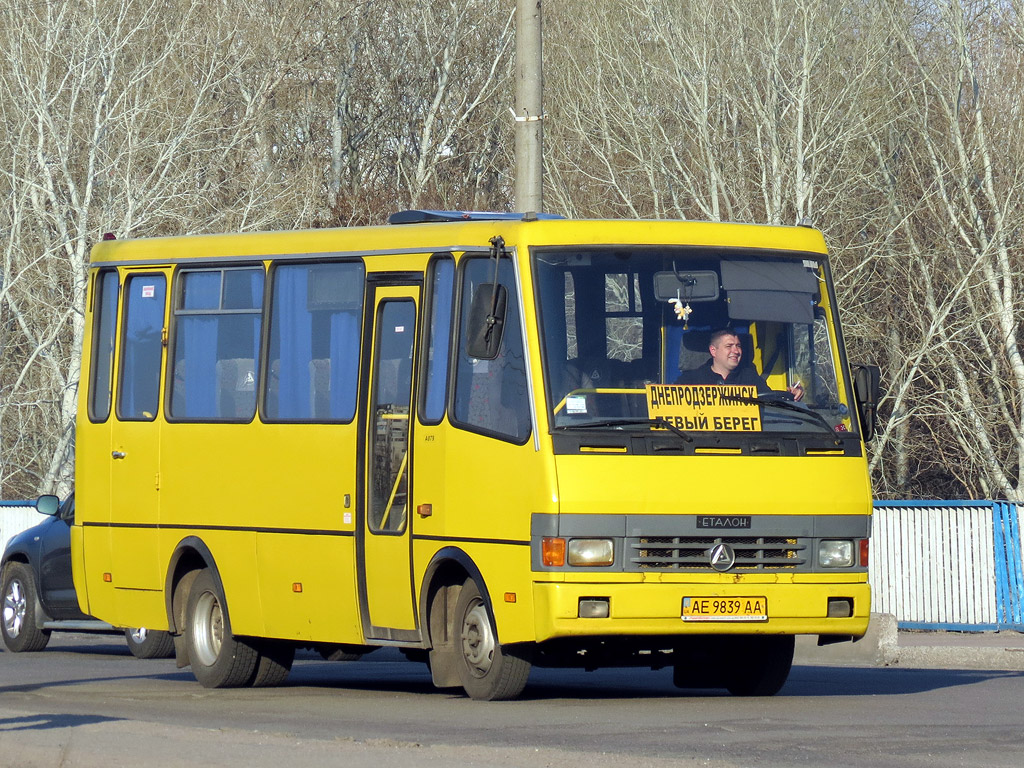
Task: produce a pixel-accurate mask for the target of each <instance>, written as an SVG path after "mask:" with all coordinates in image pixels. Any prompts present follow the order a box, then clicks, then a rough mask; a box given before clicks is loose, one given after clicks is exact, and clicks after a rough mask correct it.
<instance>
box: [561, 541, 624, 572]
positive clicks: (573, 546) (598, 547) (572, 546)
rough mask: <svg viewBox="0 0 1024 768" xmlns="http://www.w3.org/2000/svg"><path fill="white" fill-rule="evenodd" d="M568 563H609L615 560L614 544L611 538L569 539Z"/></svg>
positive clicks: (584, 564)
mask: <svg viewBox="0 0 1024 768" xmlns="http://www.w3.org/2000/svg"><path fill="white" fill-rule="evenodd" d="M568 555H569V556H568V560H569V565H582V566H588V565H611V564H612V563H613V562H614V561H615V546H614V545H613V544H612V540H611V539H570V540H569V550H568Z"/></svg>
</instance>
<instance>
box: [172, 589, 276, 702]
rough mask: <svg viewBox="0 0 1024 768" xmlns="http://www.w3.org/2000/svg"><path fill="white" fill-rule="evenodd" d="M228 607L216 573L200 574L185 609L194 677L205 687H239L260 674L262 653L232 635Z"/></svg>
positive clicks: (187, 641)
mask: <svg viewBox="0 0 1024 768" xmlns="http://www.w3.org/2000/svg"><path fill="white" fill-rule="evenodd" d="M226 606H227V603H226V602H225V600H224V595H223V594H222V593H221V590H220V587H219V586H218V585H217V582H216V580H214V578H213V574H212V573H210V571H209V570H203V571H200V573H199V575H198V576H196V579H195V581H194V582H193V583H192V589H191V591H190V592H189V595H188V603H187V604H186V608H185V643H186V645H187V648H188V658H189V662H190V663H191V665H192V674H193V675H195V678H196V680H198V681H199V683H200V685H202V686H203V687H204V688H237V687H239V686H243V685H249V684H250V683H251V682H252V680H253V678H254V677H255V675H256V667H257V664H258V663H259V659H260V654H259V652H258V651H257V649H256V648H255V647H254V646H253V645H251V644H249V643H247V642H246V641H245V640H243V639H241V638H236V637H233V636H232V634H231V625H230V623H229V621H228V614H227V609H226Z"/></svg>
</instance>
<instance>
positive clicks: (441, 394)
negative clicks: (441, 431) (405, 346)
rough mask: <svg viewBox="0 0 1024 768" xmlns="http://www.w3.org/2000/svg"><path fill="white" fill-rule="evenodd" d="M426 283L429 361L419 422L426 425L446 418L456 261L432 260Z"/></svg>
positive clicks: (426, 335)
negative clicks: (445, 403) (427, 286)
mask: <svg viewBox="0 0 1024 768" xmlns="http://www.w3.org/2000/svg"><path fill="white" fill-rule="evenodd" d="M427 280H428V285H429V289H428V290H429V294H428V296H427V302H428V306H429V309H428V312H429V314H428V321H427V326H426V333H425V337H424V338H425V341H426V349H427V360H426V365H425V371H424V372H425V376H424V387H423V390H424V393H423V402H422V404H421V407H420V421H422V422H423V423H424V424H437V423H438V422H440V421H441V419H442V418H443V417H444V401H445V393H446V392H447V390H448V360H449V348H450V346H451V337H452V303H453V297H454V293H455V260H454V259H452V257H451V256H442V257H441V258H438V259H435V260H433V261H432V262H431V266H430V276H429V277H428V278H427Z"/></svg>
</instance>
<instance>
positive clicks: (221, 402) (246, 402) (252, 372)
mask: <svg viewBox="0 0 1024 768" xmlns="http://www.w3.org/2000/svg"><path fill="white" fill-rule="evenodd" d="M255 406H256V369H255V367H254V361H253V359H252V358H251V357H250V358H242V357H237V358H229V359H227V360H218V361H217V409H218V415H219V416H220V417H222V418H235V417H241V418H245V417H251V416H252V415H253V413H254V409H255Z"/></svg>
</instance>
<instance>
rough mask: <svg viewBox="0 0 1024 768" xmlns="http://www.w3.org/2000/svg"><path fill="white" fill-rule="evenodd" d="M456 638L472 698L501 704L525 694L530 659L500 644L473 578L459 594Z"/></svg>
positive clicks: (462, 672)
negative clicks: (514, 653) (523, 692)
mask: <svg viewBox="0 0 1024 768" xmlns="http://www.w3.org/2000/svg"><path fill="white" fill-rule="evenodd" d="M454 636H455V642H456V650H457V654H458V659H459V661H458V672H459V680H460V682H461V683H462V687H463V688H464V689H465V690H466V693H467V694H469V696H470V698H473V699H480V700H483V701H501V700H507V699H514V698H515V697H516V696H518V695H519V694H520V693H522V691H523V688H525V687H526V679H527V677H529V675H530V667H531V663H530V660H529V658H528V656H526V654H525V653H517V654H516V655H512V653H511V652H510V649H509V648H508V647H506V648H502V646H501V645H500V644H499V643H498V637H497V634H496V633H495V631H494V619H493V617H492V616H491V611H490V609H489V608H488V607H487V603H486V602H485V601H484V599H483V596H482V595H481V594H480V588H479V587H478V586H477V584H476V582H475V581H473V580H472V579H469V580H467V581H466V583H465V584H463V586H462V589H461V590H460V592H459V600H458V602H457V603H456V607H455V632H454Z"/></svg>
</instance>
